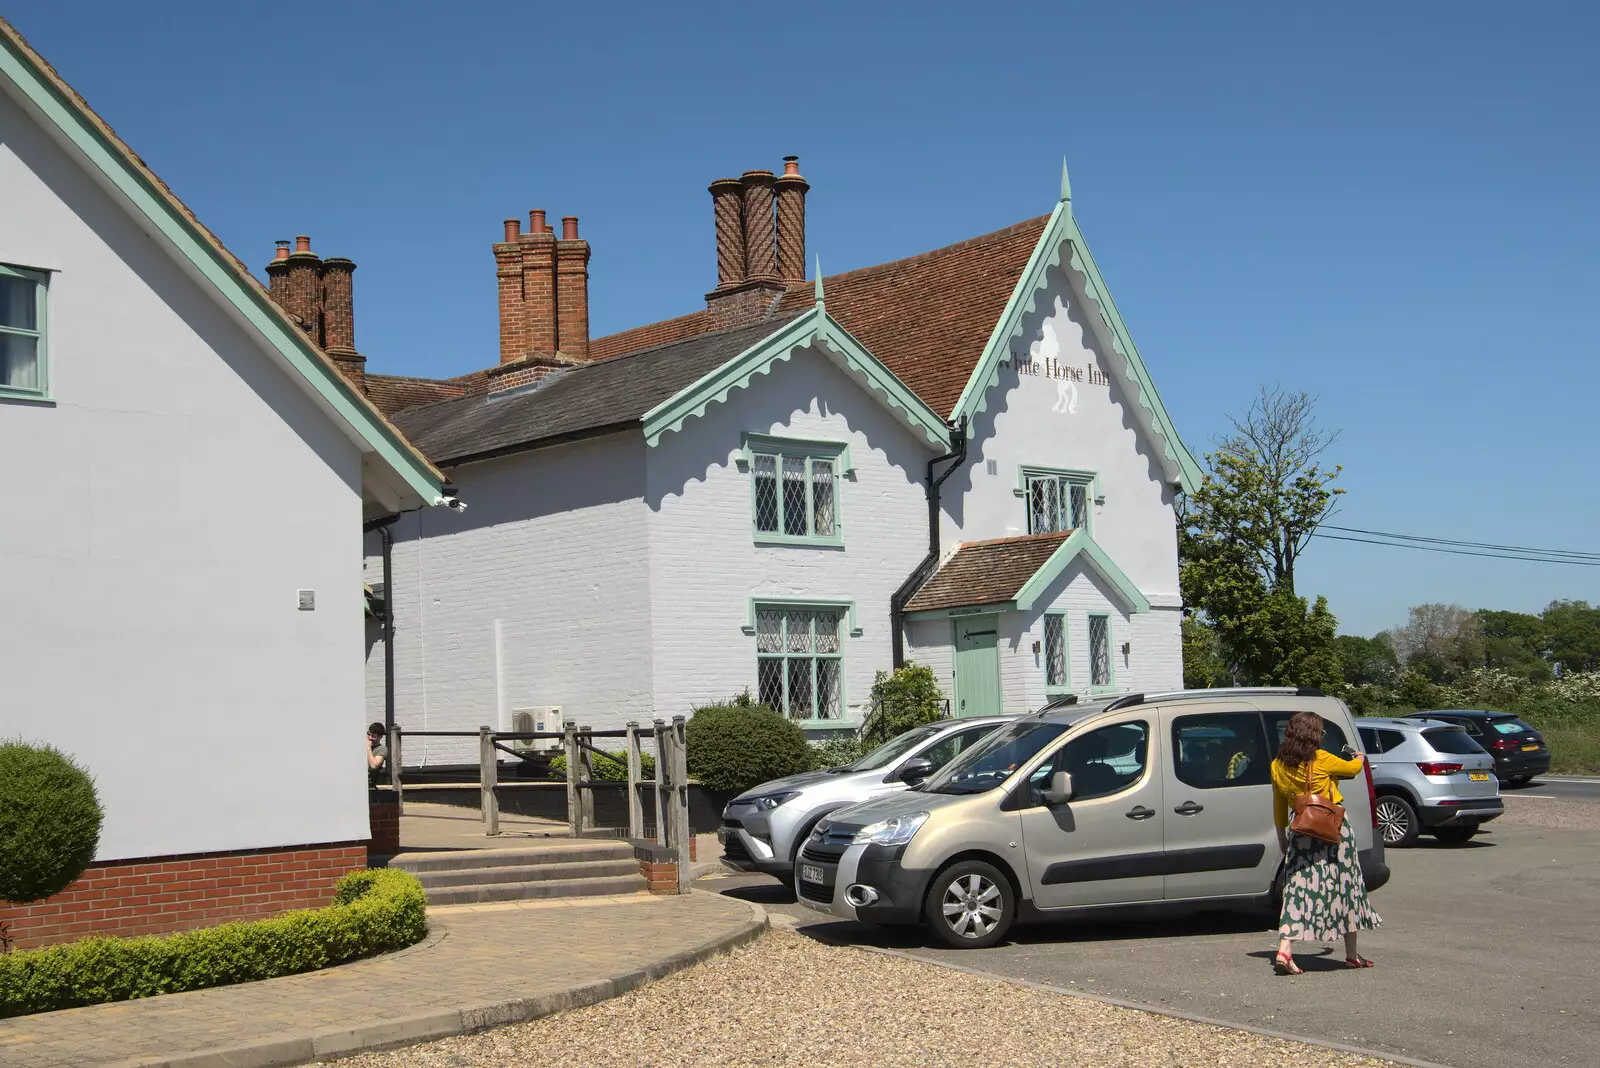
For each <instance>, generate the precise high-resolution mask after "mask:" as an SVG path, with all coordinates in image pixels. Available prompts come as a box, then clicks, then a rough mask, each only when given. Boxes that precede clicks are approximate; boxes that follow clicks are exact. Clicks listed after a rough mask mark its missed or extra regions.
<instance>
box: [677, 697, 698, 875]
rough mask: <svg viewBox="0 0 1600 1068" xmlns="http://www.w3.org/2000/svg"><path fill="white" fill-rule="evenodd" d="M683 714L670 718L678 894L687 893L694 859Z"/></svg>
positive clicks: (686, 744)
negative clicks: (691, 854)
mask: <svg viewBox="0 0 1600 1068" xmlns="http://www.w3.org/2000/svg"><path fill="white" fill-rule="evenodd" d="M685 724H686V721H685V719H684V718H683V717H682V716H673V717H672V749H673V753H672V758H673V765H672V772H673V774H672V815H673V822H674V823H676V824H677V827H676V833H675V834H674V835H673V838H674V841H673V845H674V846H675V847H676V849H677V852H678V893H680V894H687V893H688V892H689V884H690V883H691V882H693V875H694V862H693V861H692V860H690V859H689V841H690V838H691V836H692V834H693V832H692V831H691V830H690V829H689V746H688V737H687V735H686V733H685V729H684V728H685Z"/></svg>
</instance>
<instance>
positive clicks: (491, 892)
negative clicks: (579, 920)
mask: <svg viewBox="0 0 1600 1068" xmlns="http://www.w3.org/2000/svg"><path fill="white" fill-rule="evenodd" d="M648 888H649V885H648V884H647V883H646V882H645V878H644V876H642V875H640V874H639V872H638V869H635V870H634V872H633V874H632V875H606V876H601V877H599V878H592V879H543V880H540V881H538V882H517V883H484V884H478V885H473V886H430V887H428V888H427V894H428V904H430V905H476V904H481V903H483V902H487V901H530V900H539V899H544V898H552V897H601V896H604V895H607V894H635V893H639V892H641V891H644V890H646V889H648Z"/></svg>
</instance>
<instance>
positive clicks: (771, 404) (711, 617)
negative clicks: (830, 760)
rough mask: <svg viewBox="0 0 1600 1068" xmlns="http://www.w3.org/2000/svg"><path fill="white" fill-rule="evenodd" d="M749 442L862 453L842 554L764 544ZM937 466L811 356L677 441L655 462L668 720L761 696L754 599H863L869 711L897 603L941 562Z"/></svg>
mask: <svg viewBox="0 0 1600 1068" xmlns="http://www.w3.org/2000/svg"><path fill="white" fill-rule="evenodd" d="M746 431H751V432H755V433H760V434H770V435H774V436H779V437H793V438H803V439H821V440H828V441H842V442H847V443H849V446H850V458H851V462H852V463H853V464H854V466H855V474H854V476H853V477H844V478H841V479H840V480H839V481H838V483H837V486H838V493H839V521H840V523H841V530H842V532H843V540H844V546H843V548H842V549H841V548H837V547H809V546H792V545H785V546H760V545H756V544H754V539H753V535H752V525H751V512H750V509H751V504H750V501H751V491H750V478H751V475H750V473H749V472H748V471H740V470H739V469H738V467H737V465H736V463H735V460H736V459H737V458H738V456H739V452H740V447H741V442H742V436H743V434H744V432H746ZM933 455H934V453H933V451H932V448H931V446H928V445H925V444H921V443H919V441H918V440H917V439H916V438H914V437H913V436H912V435H911V432H910V431H909V430H907V429H906V428H905V426H904V425H903V424H902V423H901V422H899V421H898V420H897V419H896V418H895V417H894V416H893V415H891V414H890V413H889V412H888V411H887V410H886V409H885V408H883V407H882V406H881V405H879V404H878V403H877V401H875V400H874V399H873V398H872V397H870V396H869V395H868V394H867V393H866V392H865V391H864V390H863V389H862V387H860V386H859V385H857V384H856V383H855V382H853V381H852V380H851V379H850V378H849V377H848V376H847V375H846V374H845V373H844V372H843V371H841V370H839V368H838V367H837V366H835V365H834V364H833V363H832V362H831V361H830V360H829V359H828V358H827V357H826V356H825V355H822V354H820V353H817V352H814V351H812V350H810V349H803V350H801V351H799V352H797V353H796V354H795V355H794V356H793V358H791V359H790V360H788V361H786V362H779V363H776V364H775V365H774V366H773V368H772V370H771V372H770V373H769V374H764V375H757V376H755V377H754V378H753V379H752V380H751V381H750V384H749V386H748V387H747V388H743V389H736V390H734V391H733V392H732V393H730V394H729V396H728V401H727V402H726V403H717V404H712V405H711V406H709V407H708V408H707V409H706V413H705V415H704V416H702V417H698V418H692V419H690V420H688V421H687V422H686V423H685V424H684V425H683V428H682V429H681V430H680V431H677V432H674V433H670V434H667V435H666V436H664V437H663V438H662V439H661V442H660V444H659V445H657V446H656V447H655V448H654V449H651V450H650V452H649V454H648V461H647V462H648V471H649V494H648V500H649V504H650V509H651V518H650V550H651V559H652V566H651V572H650V580H651V597H650V604H651V612H652V616H653V631H654V635H655V642H656V645H655V650H656V651H655V659H654V665H653V666H654V671H655V695H656V703H657V708H658V709H659V712H658V714H660V715H663V716H668V717H670V716H673V715H678V714H687V713H688V711H689V709H690V708H691V707H693V706H694V705H697V704H703V703H705V702H707V701H713V700H717V699H720V698H725V697H728V696H731V695H732V694H734V693H737V692H739V691H741V690H743V689H744V688H745V687H747V686H748V687H749V688H750V690H751V692H752V693H755V692H756V652H755V638H754V636H752V635H748V634H746V633H744V630H743V628H744V626H745V624H746V622H747V619H748V614H749V613H748V604H749V600H750V598H751V597H752V596H757V597H761V596H781V597H841V598H848V599H851V600H853V601H854V602H855V604H856V621H857V623H858V625H859V626H860V628H861V631H862V633H861V634H860V635H859V636H856V637H851V636H850V635H849V634H847V633H846V634H844V636H843V638H842V641H843V647H844V687H845V702H846V703H847V704H848V705H854V706H863V705H865V703H866V702H867V700H868V691H869V690H870V689H871V687H872V681H873V677H874V674H875V673H876V672H878V671H887V670H889V668H890V667H891V660H892V644H891V633H890V624H889V598H890V596H891V595H892V594H893V593H894V591H895V589H896V588H897V587H898V586H899V585H900V583H902V582H903V581H905V579H906V576H907V575H909V574H910V573H911V571H912V569H914V568H915V567H916V565H917V564H918V562H919V561H921V559H922V558H923V557H924V556H925V555H926V554H927V551H928V533H927V531H928V512H927V498H926V496H925V494H924V491H923V487H922V479H923V477H924V475H925V473H926V470H927V461H928V459H929V458H930V457H931V456H933ZM859 713H860V709H859V707H858V709H857V714H859Z"/></svg>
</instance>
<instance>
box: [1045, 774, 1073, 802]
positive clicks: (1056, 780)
mask: <svg viewBox="0 0 1600 1068" xmlns="http://www.w3.org/2000/svg"><path fill="white" fill-rule="evenodd" d="M1071 800H1072V773H1071V772H1066V771H1058V772H1056V773H1055V774H1054V775H1052V776H1050V785H1049V786H1048V787H1046V788H1045V791H1044V803H1045V804H1047V805H1064V804H1066V803H1067V802H1068V801H1071Z"/></svg>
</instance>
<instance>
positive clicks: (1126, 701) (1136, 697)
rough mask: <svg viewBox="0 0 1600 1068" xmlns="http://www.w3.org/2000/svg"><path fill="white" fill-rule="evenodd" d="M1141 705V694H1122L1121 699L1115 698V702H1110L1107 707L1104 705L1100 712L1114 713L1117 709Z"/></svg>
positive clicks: (1142, 700)
mask: <svg viewBox="0 0 1600 1068" xmlns="http://www.w3.org/2000/svg"><path fill="white" fill-rule="evenodd" d="M1142 704H1144V694H1142V693H1129V694H1123V695H1122V696H1121V697H1119V698H1117V699H1116V700H1115V701H1112V702H1111V703H1110V704H1109V705H1106V707H1104V708H1102V709H1101V710H1100V711H1102V712H1115V711H1116V710H1117V709H1119V708H1132V707H1133V706H1134V705H1142Z"/></svg>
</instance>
